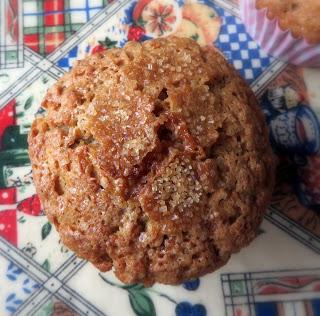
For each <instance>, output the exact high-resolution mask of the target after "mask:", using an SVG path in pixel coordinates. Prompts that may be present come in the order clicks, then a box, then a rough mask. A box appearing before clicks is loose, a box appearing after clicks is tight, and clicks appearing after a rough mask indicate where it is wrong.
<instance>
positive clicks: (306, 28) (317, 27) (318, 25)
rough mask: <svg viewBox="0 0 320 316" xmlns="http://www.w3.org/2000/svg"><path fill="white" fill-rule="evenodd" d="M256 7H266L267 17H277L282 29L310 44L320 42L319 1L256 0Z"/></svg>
mask: <svg viewBox="0 0 320 316" xmlns="http://www.w3.org/2000/svg"><path fill="white" fill-rule="evenodd" d="M256 6H257V9H263V8H266V9H267V10H268V11H267V16H268V18H269V19H274V18H275V19H277V20H278V23H279V25H280V27H281V28H282V29H283V30H290V31H291V33H292V35H293V36H294V37H296V38H301V37H302V38H305V39H306V41H307V42H308V43H310V44H319V43H320V1H315V0H286V1H283V0H257V3H256Z"/></svg>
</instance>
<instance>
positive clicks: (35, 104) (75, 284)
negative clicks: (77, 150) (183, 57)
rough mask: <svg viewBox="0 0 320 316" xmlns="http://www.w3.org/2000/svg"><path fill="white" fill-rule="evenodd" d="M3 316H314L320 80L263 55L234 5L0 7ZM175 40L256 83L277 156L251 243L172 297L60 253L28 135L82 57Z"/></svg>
mask: <svg viewBox="0 0 320 316" xmlns="http://www.w3.org/2000/svg"><path fill="white" fill-rule="evenodd" d="M0 21H1V24H0V278H1V281H0V315H3V316H6V315H32V316H33V315H36V316H40V315H43V316H44V315H45V316H47V315H61V316H62V315H64V316H66V315H112V316H113V315H121V316H127V315H128V316H129V315H137V316H152V315H165V316H166V315H173V316H174V315H176V316H205V315H210V316H211V315H214V316H215V315H228V316H229V315H233V316H249V315H250V316H254V315H257V316H265V315H268V316H274V315H279V316H280V315H292V316H293V315H297V316H300V315H301V316H303V315H306V316H307V315H314V316H316V315H320V265H319V262H320V261H319V253H320V154H319V150H320V126H319V114H320V71H319V70H315V69H303V68H297V67H293V66H290V65H287V64H285V63H283V62H281V61H279V60H276V59H274V58H272V57H270V56H268V55H267V54H266V53H264V52H263V51H262V50H261V49H260V48H259V47H258V45H257V44H256V43H255V42H254V41H253V40H252V39H251V38H250V37H249V35H248V34H247V33H246V30H245V28H244V26H243V24H242V23H241V20H240V19H239V8H238V4H237V1H230V0H215V1H214V0H212V1H205V0H203V1H200V0H199V1H196V0H189V1H188V0H139V1H132V0H118V1H114V2H112V3H106V1H103V0H42V1H36V0H23V1H22V0H1V1H0ZM169 34H176V35H178V36H187V37H191V38H193V39H195V40H196V41H198V43H199V44H201V45H216V46H217V47H218V48H220V49H221V50H222V52H223V53H224V55H225V57H226V58H227V59H228V60H229V61H230V62H231V63H232V64H233V65H234V66H235V68H236V69H237V70H238V71H239V73H240V74H241V75H242V76H243V77H244V78H245V79H246V80H247V82H248V83H249V84H250V85H251V87H252V89H253V91H254V92H255V93H256V95H257V96H258V98H259V99H260V101H261V106H262V109H263V111H264V113H265V116H266V120H267V122H268V125H269V127H270V140H271V142H272V146H273V147H274V150H275V151H276V152H277V154H278V156H279V161H280V164H279V168H278V177H277V187H276V190H275V192H274V197H273V201H272V204H271V206H270V208H269V209H268V211H267V214H266V216H265V220H264V222H263V224H262V226H261V229H260V231H259V235H258V237H257V238H256V240H255V241H254V242H253V243H252V244H251V245H250V246H249V247H248V248H246V249H244V250H242V251H241V252H240V253H239V254H236V255H234V256H233V257H232V259H231V260H230V262H229V263H228V264H227V265H226V266H225V267H223V268H222V269H220V270H219V271H217V272H215V273H212V274H210V275H207V276H205V277H203V278H201V279H196V280H192V281H189V282H186V283H184V284H182V285H180V286H163V285H158V284H157V285H155V286H153V287H151V288H144V287H143V286H141V285H133V286H130V287H126V286H123V284H121V282H120V281H118V280H117V279H116V278H115V277H114V275H113V273H112V272H109V273H100V272H99V271H98V270H96V269H95V268H94V267H93V266H92V265H91V264H90V263H87V262H86V261H83V260H81V259H79V258H77V257H76V256H75V255H74V254H73V253H72V252H71V251H69V250H68V249H67V248H66V247H65V246H64V245H63V244H62V243H61V241H60V239H59V236H58V234H57V233H56V231H55V229H54V227H53V226H52V225H51V224H50V223H49V222H48V220H47V218H46V217H45V215H44V212H43V210H42V208H41V205H40V203H39V199H38V197H37V195H36V194H35V189H34V186H33V184H32V173H31V168H30V162H29V158H28V151H27V133H28V131H29V128H30V124H31V122H32V120H33V118H34V116H35V115H36V114H37V113H40V112H41V109H40V107H39V106H40V103H41V99H42V98H43V96H44V94H45V92H46V90H47V88H48V87H49V86H50V85H52V84H53V83H54V82H55V81H56V80H57V79H58V78H59V77H60V76H62V75H63V73H64V72H65V71H67V70H68V69H70V67H72V64H73V62H74V61H75V60H76V59H80V58H83V57H84V56H86V55H90V54H93V53H95V52H97V51H100V50H103V49H109V48H111V47H114V46H120V47H121V46H123V45H124V44H125V43H126V42H127V41H128V40H135V41H143V40H146V39H150V38H154V37H161V36H167V35H169Z"/></svg>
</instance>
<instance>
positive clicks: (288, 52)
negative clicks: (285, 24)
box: [240, 0, 320, 67]
mask: <svg viewBox="0 0 320 316" xmlns="http://www.w3.org/2000/svg"><path fill="white" fill-rule="evenodd" d="M240 12H241V16H242V20H243V23H244V24H245V27H246V30H247V32H248V33H249V34H250V35H251V37H252V38H253V39H254V40H256V41H257V42H258V43H259V44H260V46H261V48H262V49H263V50H264V51H265V52H266V53H268V54H269V55H272V56H274V57H277V58H279V59H282V60H284V61H286V62H289V63H292V64H295V65H299V66H304V67H320V45H310V44H308V43H307V41H306V40H305V39H303V38H299V39H297V38H294V37H293V36H292V34H291V31H290V30H286V31H283V30H282V29H281V28H280V26H279V23H278V21H277V19H272V20H271V19H269V18H268V17H267V9H260V10H257V9H256V1H255V0H241V1H240Z"/></svg>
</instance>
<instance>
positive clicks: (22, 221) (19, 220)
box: [18, 216, 26, 224]
mask: <svg viewBox="0 0 320 316" xmlns="http://www.w3.org/2000/svg"><path fill="white" fill-rule="evenodd" d="M18 222H19V223H20V224H23V223H25V222H26V219H25V218H24V216H21V217H19V219H18Z"/></svg>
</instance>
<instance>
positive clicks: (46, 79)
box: [42, 76, 49, 84]
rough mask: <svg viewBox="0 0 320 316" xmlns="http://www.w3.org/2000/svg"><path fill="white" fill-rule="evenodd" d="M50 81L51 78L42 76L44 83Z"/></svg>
mask: <svg viewBox="0 0 320 316" xmlns="http://www.w3.org/2000/svg"><path fill="white" fill-rule="evenodd" d="M48 81H49V79H48V78H47V77H45V76H44V77H42V83H43V84H46V83H47V82H48Z"/></svg>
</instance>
